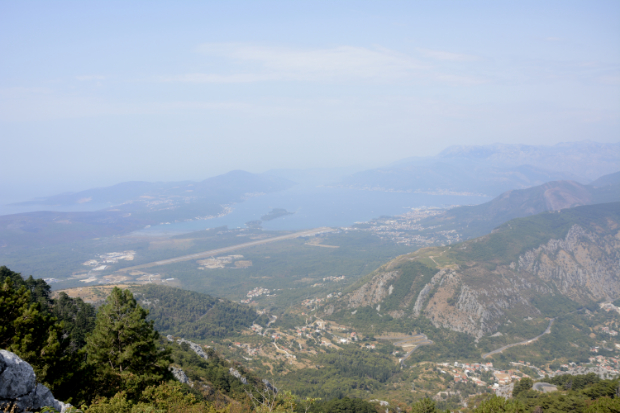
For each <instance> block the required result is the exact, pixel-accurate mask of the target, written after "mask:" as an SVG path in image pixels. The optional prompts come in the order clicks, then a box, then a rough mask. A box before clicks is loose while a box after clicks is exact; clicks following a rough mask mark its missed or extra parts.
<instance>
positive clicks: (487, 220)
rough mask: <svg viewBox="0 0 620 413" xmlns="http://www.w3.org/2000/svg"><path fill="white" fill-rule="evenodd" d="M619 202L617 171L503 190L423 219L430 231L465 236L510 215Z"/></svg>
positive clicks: (488, 228) (479, 233)
mask: <svg viewBox="0 0 620 413" xmlns="http://www.w3.org/2000/svg"><path fill="white" fill-rule="evenodd" d="M607 202H620V173H614V174H610V175H605V176H603V177H601V178H599V179H597V180H596V181H594V182H593V183H592V184H591V185H582V184H580V183H577V182H575V181H553V182H547V183H545V184H543V185H538V186H535V187H532V188H527V189H518V190H513V191H507V192H504V193H503V194H501V195H499V196H498V197H496V198H495V199H493V200H492V201H490V202H486V203H484V204H480V205H475V206H463V207H457V208H453V209H450V210H448V211H447V212H446V213H445V214H442V215H439V216H436V217H432V218H429V219H427V220H424V221H423V222H422V224H423V225H424V226H425V227H433V230H434V231H450V230H456V231H457V232H459V233H460V234H461V235H462V236H463V237H464V238H465V239H467V238H473V237H478V236H482V235H485V234H488V233H489V232H491V231H492V230H493V229H494V228H496V227H497V226H499V225H501V224H503V223H504V222H507V221H509V220H511V219H514V218H521V217H527V216H530V215H535V214H539V213H541V212H545V211H559V210H562V209H565V208H572V207H576V206H581V205H593V204H602V203H607Z"/></svg>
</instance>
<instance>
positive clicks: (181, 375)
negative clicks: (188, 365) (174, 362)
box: [170, 366, 192, 386]
mask: <svg viewBox="0 0 620 413" xmlns="http://www.w3.org/2000/svg"><path fill="white" fill-rule="evenodd" d="M170 371H171V372H172V375H173V376H174V378H175V379H177V380H178V381H180V382H181V383H184V384H189V385H190V386H191V385H192V382H191V380H190V379H189V378H188V377H187V374H185V372H184V371H183V370H182V369H180V368H179V367H174V366H170Z"/></svg>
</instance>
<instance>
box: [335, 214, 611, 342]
mask: <svg viewBox="0 0 620 413" xmlns="http://www.w3.org/2000/svg"><path fill="white" fill-rule="evenodd" d="M619 230H620V223H618V222H616V221H614V220H611V219H609V220H608V222H607V223H606V225H605V227H604V228H603V227H602V226H598V227H597V226H590V227H588V228H584V227H583V226H580V225H577V224H574V225H572V226H571V227H570V229H569V230H568V232H567V234H566V235H565V236H564V237H563V238H562V239H549V240H546V241H544V242H543V243H541V244H540V245H538V246H535V247H531V248H530V249H529V250H526V251H524V252H523V253H521V254H520V255H519V256H518V257H517V258H516V260H515V261H514V262H511V263H506V262H503V263H502V262H491V261H484V260H481V261H480V262H477V261H471V262H464V261H459V262H452V263H449V264H445V265H443V266H438V268H437V269H436V270H435V271H436V272H435V274H434V275H433V276H432V278H430V279H428V278H427V279H425V281H424V282H423V283H422V282H416V281H415V280H414V282H413V283H412V284H409V285H411V287H410V289H408V290H407V291H406V292H404V294H403V292H402V291H401V292H400V293H401V294H399V296H400V297H405V298H402V299H401V301H400V302H399V303H398V308H397V309H393V308H394V305H393V303H392V307H391V311H390V312H389V314H390V315H391V316H392V317H395V318H400V317H412V318H416V317H422V316H423V317H426V318H427V319H429V320H430V321H431V322H432V323H433V325H435V327H444V328H448V329H451V330H454V331H460V332H463V333H467V334H470V335H472V336H474V337H476V338H480V337H482V336H484V335H487V334H492V333H494V332H495V331H496V330H497V328H498V327H499V326H500V325H501V324H502V323H503V322H505V321H506V318H507V317H508V316H509V315H511V314H512V315H514V314H519V316H521V317H528V316H532V317H536V316H538V315H540V314H541V311H540V310H539V309H538V308H537V305H536V303H537V302H541V300H544V297H551V296H558V295H559V296H562V297H566V298H569V299H571V300H572V301H574V302H576V303H580V304H585V303H588V302H591V301H601V300H607V301H610V300H613V299H616V298H618V297H620V231H619ZM476 242H478V240H477V239H474V240H471V241H468V242H467V243H468V245H473V244H475V243H476ZM462 245H465V244H462ZM462 245H461V246H457V247H455V248H461V249H462V248H464V247H463V246H462ZM449 248H450V247H445V248H443V250H442V249H435V251H437V252H433V253H434V254H437V255H440V254H443V253H445V252H447V251H448V250H449ZM420 251H422V250H420ZM442 251H443V252H442ZM415 254H417V253H413V254H410V255H407V256H401V257H399V258H396V259H395V260H393V261H392V262H390V263H388V264H386V265H384V266H383V267H381V268H380V269H378V270H377V271H376V273H375V274H374V275H373V276H372V278H371V279H370V280H369V281H368V282H367V283H365V284H364V285H362V286H361V287H360V288H358V289H357V290H355V291H353V292H352V293H350V294H348V295H347V296H345V297H343V302H342V304H341V307H346V308H347V309H349V310H350V309H356V308H359V307H364V306H371V307H372V308H374V309H376V310H377V311H380V308H381V306H382V304H383V303H386V302H388V300H389V299H390V296H391V295H392V292H393V288H392V285H395V284H397V282H398V281H399V279H400V278H401V277H403V270H402V268H403V267H402V264H403V263H405V262H406V261H412V260H416V258H415V257H416V255H415ZM427 255H428V254H427ZM419 256H422V257H423V256H424V254H423V253H420V255H419ZM432 258H433V257H432V256H431V259H432ZM415 279H416V280H422V279H423V278H422V275H416V278H415ZM398 285H406V284H405V283H403V282H401V283H400V284H398ZM399 288H402V287H399ZM405 288H409V287H405ZM384 307H385V306H384Z"/></svg>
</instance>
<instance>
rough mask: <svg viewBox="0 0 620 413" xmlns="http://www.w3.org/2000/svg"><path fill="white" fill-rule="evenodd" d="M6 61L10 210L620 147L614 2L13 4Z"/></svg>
mask: <svg viewBox="0 0 620 413" xmlns="http://www.w3.org/2000/svg"><path fill="white" fill-rule="evenodd" d="M0 56H1V57H0V62H1V64H0V143H1V146H0V148H1V151H2V162H0V176H1V180H0V190H4V191H5V192H4V193H5V194H11V196H12V197H19V196H22V195H23V196H32V195H33V194H40V195H45V194H49V193H55V192H59V191H61V190H62V191H64V190H78V189H85V188H88V187H92V186H99V185H109V184H114V183H117V182H121V181H127V180H150V181H154V180H168V181H169V180H181V179H193V180H199V179H204V178H206V177H209V176H212V175H215V174H219V173H223V172H226V171H229V170H232V169H244V170H249V171H252V172H262V171H265V170H268V169H271V168H287V167H295V168H298V167H304V168H305V167H322V166H326V167H332V166H349V165H367V166H378V165H382V164H386V163H389V162H392V161H395V160H397V159H400V158H404V157H409V156H416V155H432V154H435V153H437V152H439V151H440V150H442V149H444V148H445V147H447V146H449V145H453V144H485V143H492V142H504V143H529V144H554V143H557V142H562V141H575V140H584V139H590V140H594V141H599V142H615V141H618V140H620V122H619V117H620V2H619V1H617V0H611V1H596V0H594V1H592V0H590V1H585V0H584V1H567V0H561V1H540V0H536V1H524V0H519V1H497V0H493V1H469V0H468V1H456V0H454V1H403V2H397V1H373V2H364V1H358V0H356V1H341V0H339V1H334V0H330V1H307V2H304V1H278V2H271V1H251V2H240V1H217V2H216V1H201V2H198V1H174V2H173V1H166V2H161V1H118V2H115V1H99V2H97V1H76V2H62V1H35V2H29V1H7V0H5V1H2V2H0ZM20 188H21V189H20ZM20 191H21V192H20ZM7 196H9V195H7ZM11 196H9V198H10V197H11Z"/></svg>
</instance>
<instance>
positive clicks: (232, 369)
mask: <svg viewBox="0 0 620 413" xmlns="http://www.w3.org/2000/svg"><path fill="white" fill-rule="evenodd" d="M228 371H229V372H230V374H232V375H233V377H236V378H237V379H239V381H240V382H241V383H243V384H248V381H247V379H246V378H245V377H243V376H242V375H241V373H239V370H237V369H234V368H232V367H231V368H230V369H229V370H228Z"/></svg>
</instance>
